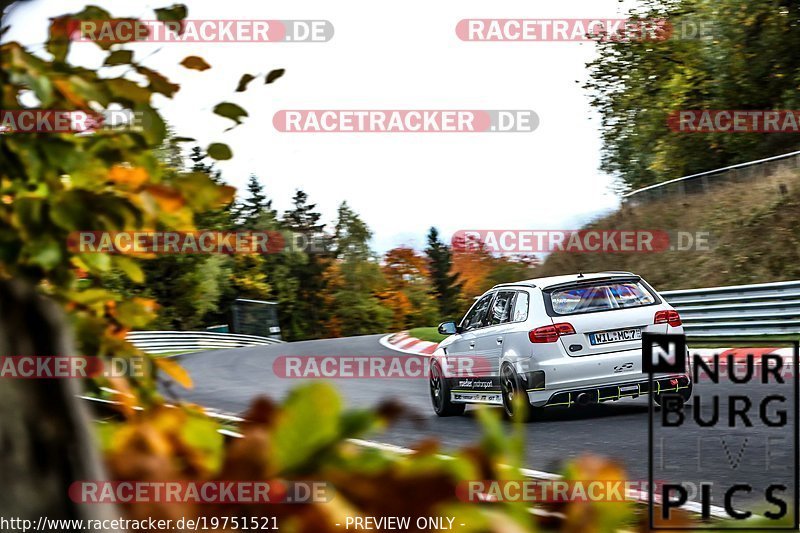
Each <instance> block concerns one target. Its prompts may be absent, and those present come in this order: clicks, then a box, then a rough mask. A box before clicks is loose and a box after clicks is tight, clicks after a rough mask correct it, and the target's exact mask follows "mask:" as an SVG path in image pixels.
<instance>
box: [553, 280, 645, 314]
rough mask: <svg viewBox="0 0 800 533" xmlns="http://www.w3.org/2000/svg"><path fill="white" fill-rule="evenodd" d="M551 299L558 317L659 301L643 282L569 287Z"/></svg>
mask: <svg viewBox="0 0 800 533" xmlns="http://www.w3.org/2000/svg"><path fill="white" fill-rule="evenodd" d="M545 294H547V293H545ZM549 295H550V303H551V305H552V309H553V311H554V312H555V314H556V315H575V314H579V313H594V312H596V311H610V310H612V309H628V308H631V307H641V306H644V305H651V304H654V303H656V297H655V296H654V295H653V294H652V293H651V292H650V291H649V290H648V289H647V287H645V286H644V284H642V282H641V281H614V282H604V283H598V284H596V285H581V286H578V287H566V288H563V289H556V290H554V291H552V292H550V293H549Z"/></svg>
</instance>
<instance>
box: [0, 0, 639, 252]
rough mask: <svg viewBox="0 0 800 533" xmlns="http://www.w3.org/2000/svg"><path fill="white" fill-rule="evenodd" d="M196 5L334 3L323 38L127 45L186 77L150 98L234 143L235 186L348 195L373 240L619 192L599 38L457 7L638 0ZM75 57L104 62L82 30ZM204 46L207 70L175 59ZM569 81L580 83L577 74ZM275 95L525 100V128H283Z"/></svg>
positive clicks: (455, 104)
mask: <svg viewBox="0 0 800 533" xmlns="http://www.w3.org/2000/svg"><path fill="white" fill-rule="evenodd" d="M91 3H93V4H95V5H99V6H101V7H103V8H105V9H108V10H109V11H110V12H111V13H112V15H114V16H138V17H142V18H145V19H152V18H154V17H153V13H152V11H151V9H152V8H154V7H164V6H166V5H168V4H169V2H167V1H165V2H164V3H158V2H156V3H151V2H138V1H134V0H111V1H108V0H95V1H93V2H91ZM86 4H87V2H85V1H76V0H34V1H32V2H29V3H27V4H23V5H19V6H18V7H15V8H14V10H13V13H12V18H10V19H9V20H7V21H6V22H7V23H10V25H11V31H10V32H9V33H8V34H7V36H6V38H5V39H4V40H18V41H20V42H22V43H26V44H30V45H33V46H34V48H37V47H38V48H39V49H41V43H43V42H44V40H45V36H46V19H47V18H48V17H51V16H55V15H60V14H64V13H68V12H74V11H78V10H80V9H81V8H82V7H83V6H84V5H86ZM186 4H187V5H188V7H189V18H191V19H201V18H226V19H232V18H233V19H278V20H285V19H327V20H329V21H331V23H332V24H333V26H334V28H335V35H334V37H333V39H332V40H331V41H329V42H327V43H205V44H202V45H198V44H188V43H168V44H167V43H161V44H155V43H142V44H137V45H132V46H129V48H130V49H133V50H134V51H135V57H136V58H137V59H142V58H144V57H146V56H148V57H147V58H146V59H145V60H144V64H145V65H147V66H150V67H152V68H155V69H157V70H159V71H160V72H162V73H164V74H166V75H167V76H168V77H170V78H171V79H172V81H175V82H177V83H179V84H180V85H181V90H180V91H179V92H178V93H177V95H176V96H175V97H174V98H173V99H172V100H168V99H163V98H160V97H159V100H157V104H158V107H159V108H160V109H161V110H162V112H163V114H164V116H165V117H166V118H167V120H168V121H169V122H170V123H171V124H172V126H173V127H174V129H175V130H176V132H177V134H179V135H185V136H191V137H195V138H197V139H198V141H199V143H200V144H201V145H203V146H206V145H207V144H208V143H210V142H225V143H227V144H229V145H230V146H231V147H232V148H233V151H234V158H233V159H232V160H231V161H228V162H225V163H222V164H220V167H221V168H222V170H223V175H224V177H225V179H226V180H227V181H228V182H230V183H232V184H233V185H235V186H237V187H240V188H241V187H243V186H244V184H245V183H246V180H247V178H248V176H249V175H250V174H251V173H254V174H256V175H257V176H258V177H259V178H260V179H261V182H262V183H263V184H264V185H265V187H266V190H267V193H268V195H269V196H270V197H271V198H273V201H274V204H273V205H274V206H275V207H277V208H278V209H279V210H280V211H283V210H285V209H287V208H289V206H290V199H291V197H292V195H293V193H294V191H295V190H296V189H298V188H301V189H303V190H305V191H306V192H307V193H308V194H309V195H310V197H311V200H312V201H313V202H315V203H317V204H318V207H319V209H320V210H321V211H322V213H323V218H324V219H325V220H326V221H331V220H333V218H334V216H335V213H336V207H337V206H338V204H339V203H340V202H342V201H343V200H347V202H348V203H349V204H350V205H351V206H352V207H353V208H354V209H355V210H356V212H358V213H359V214H360V215H361V216H362V217H363V218H364V220H365V221H366V222H367V223H368V224H369V226H370V228H371V229H372V230H373V232H374V234H375V237H374V239H373V246H374V248H375V249H376V250H377V251H379V252H383V251H386V250H388V249H390V248H392V247H394V246H398V245H410V246H414V247H416V248H419V249H421V248H423V247H424V238H425V234H426V232H427V230H428V228H429V227H430V226H432V225H434V226H437V227H438V228H439V229H440V230H441V232H442V233H443V235H444V236H445V238H447V239H448V240H449V237H450V235H451V234H452V233H453V232H454V231H456V230H459V229H480V228H489V229H505V228H512V229H575V228H577V227H579V226H580V225H581V224H582V223H583V222H585V221H587V220H589V219H591V218H593V217H594V216H597V215H598V214H600V213H602V212H606V211H608V210H610V209H613V208H614V207H616V206H617V205H618V199H617V198H616V196H615V195H614V194H613V193H612V192H611V190H610V186H611V183H612V179H611V177H610V176H608V175H604V174H602V173H601V172H600V171H599V170H598V166H599V161H600V136H599V131H598V128H599V120H598V117H597V116H596V115H595V114H594V113H593V111H592V110H591V108H590V107H589V104H588V97H587V95H586V93H585V91H584V90H583V89H582V88H581V86H582V84H583V82H584V81H585V79H586V70H585V63H586V62H587V61H589V60H590V59H592V57H593V54H594V51H595V47H594V44H592V43H588V42H585V43H579V42H464V41H461V40H459V39H458V37H457V36H456V33H455V27H456V23H457V22H458V21H459V20H461V19H464V18H595V17H598V18H609V17H611V18H613V17H623V16H624V15H625V13H626V12H627V9H628V7H630V6H631V5H632V3H631V2H619V1H618V0H570V1H568V2H549V3H544V2H531V1H530V0H494V1H492V2H486V1H485V0H484V1H476V0H447V1H441V2H430V1H422V0H409V1H406V2H403V3H383V2H381V3H374V2H367V1H364V0H361V1H353V0H336V1H333V2H332V1H329V0H328V1H322V0H292V1H288V0H287V1H272V2H256V1H253V0H225V1H224V2H197V1H188V2H186ZM73 47H74V51H73V53H72V55H71V56H70V57H71V59H72V60H73V61H75V62H77V63H80V64H84V65H86V66H90V67H97V66H98V65H99V61H98V57H99V56H98V54H96V53H95V48H96V47H95V45H94V44H92V43H76V44H75V45H73ZM187 55H201V56H202V57H204V58H205V59H206V61H207V62H208V63H209V64H210V65H211V66H212V69H211V70H207V71H205V72H197V71H190V70H186V69H184V68H183V67H181V66H179V65H178V63H179V62H180V61H181V60H182V59H183V58H184V57H186V56H187ZM276 68H285V69H286V75H285V76H284V77H283V78H281V79H279V80H278V81H276V82H275V83H274V84H272V85H262V84H261V83H260V82H253V83H252V84H251V85H250V88H249V90H248V91H247V92H245V93H235V92H234V89H235V87H236V83H237V81H238V80H239V78H240V77H241V75H242V74H244V73H251V74H258V73H266V72H268V71H270V70H272V69H276ZM576 82H577V83H576ZM220 101H232V102H236V103H238V104H240V105H241V106H243V107H244V108H245V109H247V110H248V112H249V114H250V117H249V118H248V119H246V122H245V124H244V125H242V126H240V127H238V128H236V129H234V130H233V131H230V132H227V133H226V132H224V130H225V129H226V128H227V127H228V126H229V125H230V124H231V123H230V121H228V120H227V119H223V118H220V117H217V116H215V115H213V113H212V112H211V109H212V108H213V106H214V105H215V104H216V103H218V102H220ZM281 109H532V110H534V111H536V113H537V114H538V115H539V119H540V124H539V127H538V129H537V130H536V131H534V132H532V133H503V134H501V133H472V134H452V133H450V134H435V133H424V134H420V133H414V134H409V133H391V134H387V133H380V134H376V133H360V134H353V133H338V134H331V133H302V134H297V133H280V132H277V131H275V129H274V128H273V126H272V117H273V115H274V113H275V112H276V111H278V110H281Z"/></svg>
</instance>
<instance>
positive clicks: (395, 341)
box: [378, 331, 439, 355]
mask: <svg viewBox="0 0 800 533" xmlns="http://www.w3.org/2000/svg"><path fill="white" fill-rule="evenodd" d="M378 342H380V343H381V344H382V345H383V346H385V347H386V348H389V349H390V350H395V351H397V352H403V353H409V354H414V355H416V354H423V355H430V354H432V353H433V352H434V351H436V347H437V346H439V343H438V342H430V341H423V340H421V339H418V338H416V337H411V336H410V335H409V334H408V332H407V331H401V332H400V333H392V334H390V335H386V336H385V337H381V339H380V340H379V341H378Z"/></svg>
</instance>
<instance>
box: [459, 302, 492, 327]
mask: <svg viewBox="0 0 800 533" xmlns="http://www.w3.org/2000/svg"><path fill="white" fill-rule="evenodd" d="M492 296H494V293H490V294H487V295H486V296H484V297H483V298H481V299H480V300H478V303H476V304H475V305H474V306H473V308H472V309H470V310H469V313H467V316H465V317H464V320H463V321H462V323H461V328H462V330H463V331H470V330H472V329H477V328H480V327H482V326H483V321H484V319H485V318H486V313H487V312H488V311H489V304H490V303H491V301H492Z"/></svg>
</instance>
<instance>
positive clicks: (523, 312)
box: [511, 291, 528, 322]
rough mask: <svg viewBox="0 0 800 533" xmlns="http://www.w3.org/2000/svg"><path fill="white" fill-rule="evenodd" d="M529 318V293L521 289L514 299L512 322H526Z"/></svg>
mask: <svg viewBox="0 0 800 533" xmlns="http://www.w3.org/2000/svg"><path fill="white" fill-rule="evenodd" d="M526 320H528V293H527V292H523V291H520V292H518V293H517V298H516V299H515V300H514V310H513V312H512V313H511V321H512V322H524V321H526Z"/></svg>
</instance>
